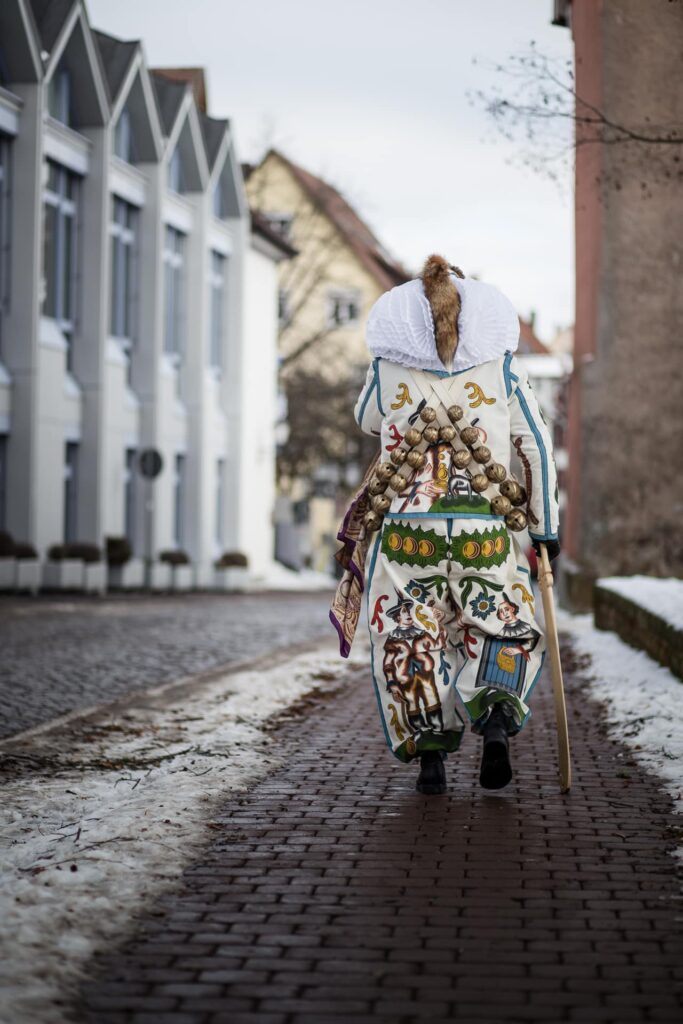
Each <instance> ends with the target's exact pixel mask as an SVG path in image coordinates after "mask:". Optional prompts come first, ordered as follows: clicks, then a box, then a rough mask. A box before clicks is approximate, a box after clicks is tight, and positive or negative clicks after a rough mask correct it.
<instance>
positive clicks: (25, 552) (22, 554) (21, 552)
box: [14, 540, 38, 559]
mask: <svg viewBox="0 0 683 1024" xmlns="http://www.w3.org/2000/svg"><path fill="white" fill-rule="evenodd" d="M14 557H15V558H21V559H24V558H37V557H38V552H37V551H36V549H35V548H34V546H33V544H29V543H28V541H26V540H18V541H17V543H16V544H15V545H14Z"/></svg>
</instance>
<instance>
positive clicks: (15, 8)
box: [0, 0, 42, 86]
mask: <svg viewBox="0 0 683 1024" xmlns="http://www.w3.org/2000/svg"><path fill="white" fill-rule="evenodd" d="M41 74H42V64H41V60H40V47H39V45H38V31H37V28H36V25H35V20H34V18H33V14H32V12H31V10H30V6H29V4H28V2H27V0H4V2H3V3H0V83H2V84H3V85H9V86H11V84H12V83H13V82H38V81H40V77H41Z"/></svg>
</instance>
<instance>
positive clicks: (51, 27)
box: [30, 0, 78, 53]
mask: <svg viewBox="0 0 683 1024" xmlns="http://www.w3.org/2000/svg"><path fill="white" fill-rule="evenodd" d="M77 2H78V0H30V3H31V10H32V11H33V17H34V20H35V23H36V28H37V29H38V35H39V36H40V45H41V47H42V49H43V50H46V51H47V52H48V53H50V51H51V50H52V47H53V46H54V44H55V42H56V41H57V39H58V38H59V34H60V32H61V31H62V27H63V26H64V22H65V21H66V20H67V18H68V17H69V14H70V13H71V11H72V9H73V7H74V5H75V4H76V3H77Z"/></svg>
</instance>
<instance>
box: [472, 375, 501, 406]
mask: <svg viewBox="0 0 683 1024" xmlns="http://www.w3.org/2000/svg"><path fill="white" fill-rule="evenodd" d="M465 390H466V391H469V393H470V394H469V398H468V401H469V403H470V409H478V408H479V406H480V405H481V404H482V402H483V403H484V405H495V404H496V400H495V398H487V397H486V395H485V394H484V392H483V391H482V389H481V387H480V386H479V384H477V383H475V381H473V380H468V381H467V383H466V384H465Z"/></svg>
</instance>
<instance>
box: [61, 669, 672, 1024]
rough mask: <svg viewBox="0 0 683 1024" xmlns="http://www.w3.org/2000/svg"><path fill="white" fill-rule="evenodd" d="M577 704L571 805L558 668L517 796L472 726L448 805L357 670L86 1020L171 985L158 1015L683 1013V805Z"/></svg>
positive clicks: (122, 954) (506, 1017) (571, 703)
mask: <svg viewBox="0 0 683 1024" xmlns="http://www.w3.org/2000/svg"><path fill="white" fill-rule="evenodd" d="M340 671H343V667H340ZM567 692H568V707H569V713H570V735H571V740H572V747H573V755H574V773H575V784H574V788H573V790H572V792H571V793H570V794H569V795H567V796H564V797H563V796H561V795H560V792H559V787H558V785H557V781H556V779H557V774H556V772H557V769H556V761H555V757H556V746H555V743H556V741H555V733H554V719H553V707H552V695H551V688H550V681H549V679H548V678H547V677H546V678H544V679H543V680H542V681H541V683H540V684H539V686H538V687H537V690H536V692H535V700H534V716H533V719H532V720H531V722H530V723H529V725H528V726H527V728H526V729H525V731H524V732H523V733H522V734H521V735H520V736H519V737H517V738H516V739H515V740H514V741H513V758H514V769H515V778H514V780H513V783H512V784H511V785H510V786H509V787H508V788H507V789H505V790H502V791H500V792H499V793H486V792H485V791H483V790H481V789H480V788H479V786H478V785H477V775H478V760H479V748H478V743H479V740H478V739H477V738H476V737H475V736H473V735H472V734H467V735H466V737H465V742H464V745H463V749H462V751H461V752H460V753H459V754H458V755H451V756H450V757H449V758H448V760H447V762H446V768H447V771H448V774H449V792H448V794H447V795H446V796H442V797H424V796H421V795H420V794H418V793H417V792H416V791H415V789H414V784H415V777H416V773H417V766H416V765H414V764H413V765H408V766H406V765H402V764H400V763H399V762H398V761H396V760H395V759H394V758H392V756H391V754H390V753H389V751H388V750H387V748H386V747H385V745H384V740H383V737H382V734H381V727H380V723H379V722H378V720H377V709H376V704H375V698H374V694H373V692H372V687H371V683H370V681H369V679H368V678H367V677H366V676H365V675H364V674H363V673H359V674H357V675H356V676H355V677H350V678H349V681H348V685H346V686H344V687H342V688H340V690H339V691H338V692H337V694H336V695H335V696H334V697H333V698H332V699H327V700H324V699H321V700H319V701H317V702H316V703H315V704H314V706H313V708H312V710H311V711H310V713H309V714H308V715H307V717H306V718H305V719H303V720H298V721H297V722H296V723H294V724H292V723H289V724H287V725H286V726H284V727H283V730H282V731H283V739H285V738H286V740H287V743H288V744H289V743H291V744H292V748H291V749H293V750H294V754H293V756H292V757H291V758H290V760H289V761H288V763H287V764H286V765H285V766H284V767H283V768H281V769H280V770H278V772H277V773H275V774H273V775H272V776H270V777H269V778H267V779H266V780H264V781H263V782H262V783H260V784H259V785H258V786H257V787H256V788H255V789H254V790H252V791H251V792H249V793H247V794H240V795H235V796H231V795H227V796H226V801H225V804H224V806H223V808H222V810H221V811H219V812H217V813H216V814H215V815H214V816H213V817H214V820H215V821H217V822H222V823H223V824H224V825H225V827H226V830H229V831H230V834H231V835H236V836H241V837H243V838H241V839H238V840H237V841H236V842H235V841H231V842H230V843H226V842H224V841H223V840H222V839H221V835H220V833H218V834H217V835H216V836H215V838H213V839H212V841H211V843H210V845H209V846H208V847H207V849H206V850H204V851H203V853H202V854H201V856H198V858H197V861H196V863H194V864H190V865H188V866H187V869H186V871H185V873H184V876H183V878H182V879H181V882H180V884H179V885H178V887H177V889H176V890H175V891H174V892H173V893H170V894H168V895H167V896H166V897H165V898H164V900H163V901H161V902H163V908H164V910H165V912H166V917H165V918H164V919H163V921H160V922H158V926H159V931H155V932H154V933H149V934H146V933H145V928H146V923H145V921H144V920H143V921H141V922H139V927H138V930H137V932H136V933H135V934H133V935H132V936H131V937H130V938H129V940H128V941H127V942H126V943H125V944H123V945H122V946H121V947H120V948H119V949H118V950H113V951H109V952H108V953H107V954H106V956H100V957H99V958H98V959H97V960H95V961H93V962H92V963H91V964H90V967H89V972H88V973H89V978H88V980H87V981H86V982H85V983H84V984H83V986H82V990H81V997H80V1003H79V1006H78V1008H77V1010H78V1013H79V1014H80V1019H81V1020H85V1021H87V1022H88V1024H131V1022H132V1024H143V1020H147V1021H150V1020H151V1019H152V1017H153V1010H152V1000H154V999H157V1000H158V999H160V998H161V999H164V998H168V997H169V996H170V995H171V994H173V996H174V998H175V999H177V1000H178V1001H179V1002H178V1005H177V1006H176V1007H175V1008H174V1009H173V1010H171V1011H169V1013H168V1016H167V1014H166V1013H163V1014H160V1015H159V1017H158V1018H157V1019H158V1022H159V1024H162V1022H163V1024H166V1021H167V1019H168V1022H169V1024H174V1021H175V1018H176V1017H178V1016H180V1017H181V1018H182V1019H185V1018H186V1019H187V1021H188V1024H219V1022H222V1021H226V1022H227V1021H230V1024H238V1022H243V1024H247V1022H253V1024H300V1022H301V1024H303V1022H306V1024H325V1022H328V1021H329V1022H335V1024H347V1022H349V1024H363V1022H369V1021H379V1020H382V1021H387V1022H388V1021H391V1022H392V1024H411V1022H413V1021H423V1020H429V1021H431V1022H432V1024H445V1022H447V1021H450V1020H457V1021H458V1024H468V1022H469V1024H475V1022H482V1021H483V1022H486V1024H491V1022H492V1021H495V1022H496V1024H525V1022H534V1021H542V1022H544V1024H548V1022H555V1021H580V1022H582V1024H622V1022H630V1021H639V1022H643V1024H645V1022H648V1021H655V1020H663V1021H667V1020H669V1021H671V1024H673V1022H674V1021H676V1022H678V1021H679V1020H681V1019H683V994H682V993H681V989H680V979H681V974H682V971H681V966H680V965H681V963H682V962H683V936H682V935H681V926H680V924H681V923H680V918H681V916H683V915H682V914H681V903H680V901H678V900H677V899H676V898H675V897H676V896H677V895H678V894H679V893H680V885H679V878H678V874H677V870H678V869H677V863H676V861H675V859H674V858H673V857H671V856H670V850H671V835H672V833H671V831H670V829H671V826H672V825H676V824H677V823H678V822H677V819H676V817H675V816H674V814H673V810H672V806H671V802H670V800H669V798H668V797H667V796H666V794H665V793H664V792H663V791H662V790H661V789H660V788H658V785H657V780H656V779H655V778H653V777H652V776H650V775H646V774H645V773H643V772H642V771H641V770H640V768H639V767H638V765H637V764H636V763H635V762H634V761H633V760H632V759H631V756H630V754H629V752H628V751H626V750H623V749H621V748H620V747H619V745H618V744H606V743H605V739H604V729H603V726H602V721H601V710H600V708H599V707H598V706H597V705H595V704H592V703H590V702H587V700H586V695H585V688H582V687H581V682H580V680H576V679H573V678H572V676H571V673H568V679H567ZM617 771H621V772H623V771H628V774H629V779H628V786H627V787H626V788H625V787H624V785H623V782H624V780H623V779H621V778H619V776H618V774H617ZM349 835H352V836H353V839H352V840H349ZM290 840H291V841H290ZM347 840H349V842H348V845H347ZM245 887H247V888H248V894H245ZM200 907H201V908H202V909H201V911H200V917H199V918H198V917H197V916H192V913H194V912H195V911H196V910H197V909H198V908H200ZM162 934H165V935H166V936H167V937H168V938H169V941H168V942H162V941H160V939H161V936H162ZM156 956H159V958H160V960H159V963H158V964H155V957H156ZM169 956H171V957H172V961H171V963H170V964H169ZM161 958H163V959H161ZM169 968H170V969H169ZM174 971H176V972H177V975H176V978H177V980H176V982H175V983H174V982H173V981H172V975H173V972H174ZM188 973H190V974H191V980H190V978H189V977H188ZM133 986H139V987H138V988H133ZM127 992H128V993H129V994H128V995H126V993H127ZM133 992H134V993H135V994H134V995H133V994H132V993H133ZM209 993H211V994H209ZM122 998H123V999H124V1002H121V999H122ZM126 999H127V1000H128V1001H126ZM108 1000H109V1003H108ZM146 1000H148V1001H149V1007H147V1006H146V1005H145V1001H146Z"/></svg>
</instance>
